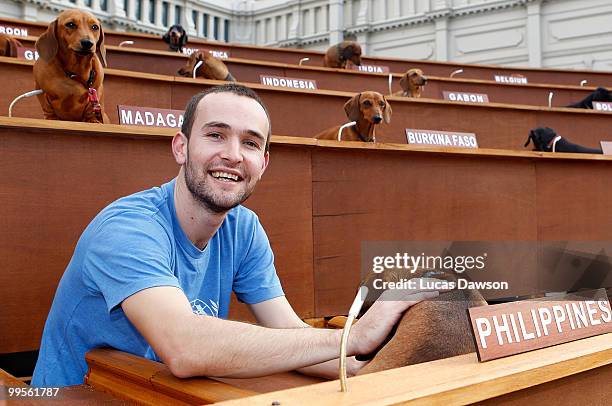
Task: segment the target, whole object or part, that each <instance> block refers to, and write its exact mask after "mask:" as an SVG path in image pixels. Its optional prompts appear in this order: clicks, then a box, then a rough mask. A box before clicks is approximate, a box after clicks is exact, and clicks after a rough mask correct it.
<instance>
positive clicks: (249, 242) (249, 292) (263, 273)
mask: <svg viewBox="0 0 612 406" xmlns="http://www.w3.org/2000/svg"><path fill="white" fill-rule="evenodd" d="M249 231H250V232H249V237H250V238H245V249H246V252H245V255H244V257H243V259H242V261H241V262H240V265H239V267H238V270H237V272H236V276H235V277H234V285H233V290H234V293H235V294H236V297H237V298H238V300H240V301H241V302H244V303H248V304H255V303H260V302H263V301H266V300H269V299H273V298H275V297H278V296H283V295H284V293H283V288H282V287H281V283H280V280H279V279H278V276H277V275H276V269H275V268H274V254H273V253H272V248H271V247H270V241H268V236H267V235H266V232H265V231H264V229H263V227H262V226H261V224H260V222H259V219H258V218H257V216H255V215H254V214H253V222H252V224H251V225H250V227H249Z"/></svg>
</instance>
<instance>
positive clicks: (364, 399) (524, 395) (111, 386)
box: [86, 333, 612, 406]
mask: <svg viewBox="0 0 612 406" xmlns="http://www.w3.org/2000/svg"><path fill="white" fill-rule="evenodd" d="M86 358H87V362H88V365H89V372H88V374H87V378H86V382H87V383H88V384H89V385H91V386H92V387H93V388H94V389H95V390H97V391H105V392H106V391H108V392H110V393H111V394H112V395H113V396H115V397H119V398H123V399H126V400H129V401H133V402H136V403H137V404H177V403H173V402H184V403H186V404H202V403H211V402H217V401H221V403H220V404H224V405H249V406H251V405H266V406H269V405H271V404H272V405H274V404H280V405H291V404H296V403H299V404H309V405H310V404H316V405H328V404H339V403H342V404H354V405H367V404H377V405H397V404H408V403H410V404H423V405H426V404H472V403H478V404H481V405H496V404H500V403H503V404H509V405H520V404H525V403H526V402H529V404H533V405H544V404H602V405H603V404H606V402H607V401H608V400H609V398H610V396H612V386H610V384H609V382H610V379H612V333H610V334H606V335H601V336H596V337H591V338H586V339H582V340H578V341H574V342H570V343H566V344H561V345H557V346H554V347H549V348H544V349H540V350H536V351H531V352H528V353H523V354H518V355H515V356H511V357H507V358H502V359H498V360H493V361H489V362H486V363H479V362H478V361H477V358H476V354H475V353H471V354H466V355H460V356H457V357H452V358H447V359H442V360H438V361H432V362H427V363H422V364H417V365H412V366H408V367H404V368H398V369H392V370H388V371H384V372H378V373H374V374H369V375H363V376H357V377H353V378H349V380H348V389H349V390H348V392H345V393H342V392H340V391H339V382H338V381H337V380H336V381H329V382H323V383H314V384H313V381H312V380H311V379H310V378H307V377H301V378H300V377H299V376H298V375H297V374H294V375H292V374H279V375H275V376H270V377H263V378H257V379H241V380H237V379H234V380H231V384H227V382H226V383H224V384H221V383H219V382H216V381H213V380H211V379H209V378H190V379H177V378H174V377H173V376H172V375H171V374H170V373H169V371H168V369H167V367H165V366H164V365H163V364H158V363H154V362H152V361H148V360H145V359H143V358H139V357H135V356H133V355H129V354H125V353H121V352H118V351H114V350H94V351H91V352H89V353H88V354H87V356H86ZM280 376H282V377H280ZM279 382H281V383H280V384H279ZM236 385H238V386H243V387H244V386H255V387H257V388H259V389H260V390H259V392H266V393H263V394H258V395H254V394H253V392H250V391H249V390H248V389H246V390H245V389H243V388H240V387H236ZM275 386H295V387H293V388H290V389H284V390H279V391H271V390H273V389H274V387H275ZM225 399H228V400H227V401H225V402H223V400H225Z"/></svg>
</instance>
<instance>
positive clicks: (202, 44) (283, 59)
mask: <svg viewBox="0 0 612 406" xmlns="http://www.w3.org/2000/svg"><path fill="white" fill-rule="evenodd" d="M0 22H3V23H5V24H10V25H11V26H15V27H24V28H27V29H28V35H30V36H39V35H40V34H42V33H43V32H44V31H45V30H46V29H47V24H45V23H35V22H29V21H22V20H16V19H9V18H0ZM104 38H105V43H106V44H107V45H119V44H120V43H121V42H123V41H134V45H131V46H130V47H131V48H145V49H156V50H161V51H165V50H167V49H168V47H167V44H166V43H164V42H163V41H162V40H161V35H150V34H140V33H125V32H113V31H110V30H105V37H104ZM187 47H188V48H205V49H211V50H217V51H226V52H228V53H229V54H230V56H231V57H234V58H240V59H250V60H260V61H272V62H280V63H288V64H297V63H298V62H299V61H300V59H302V58H306V57H307V58H310V60H309V61H308V62H306V64H307V65H310V66H323V55H324V53H323V52H321V51H312V50H305V49H291V48H273V47H261V46H253V45H243V44H229V43H224V42H217V41H206V40H201V39H193V38H192V39H190V40H189V42H188V44H187ZM362 59H363V64H365V65H382V66H388V67H389V68H390V69H391V72H394V73H404V72H405V71H406V70H408V69H410V68H421V69H423V70H424V71H425V72H427V73H428V74H429V75H432V76H444V77H448V76H449V75H450V74H451V73H452V72H454V71H455V70H457V69H463V73H461V77H462V78H466V79H480V80H494V76H495V75H504V76H510V75H515V74H519V75H524V76H526V77H527V78H528V81H529V83H556V84H563V85H574V86H576V85H579V84H580V82H581V81H582V80H587V81H588V84H589V85H590V86H604V87H605V86H611V85H612V74H611V73H610V72H598V71H591V70H578V69H571V70H568V69H542V68H528V67H509V66H497V65H477V64H467V63H456V62H437V61H423V60H411V59H404V58H391V57H371V56H367V55H366V56H364V57H363V58H362Z"/></svg>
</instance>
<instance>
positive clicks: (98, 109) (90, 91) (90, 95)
mask: <svg viewBox="0 0 612 406" xmlns="http://www.w3.org/2000/svg"><path fill="white" fill-rule="evenodd" d="M66 75H67V76H68V77H69V78H70V79H72V80H76V81H77V82H79V83H80V84H82V85H83V86H85V88H86V89H87V99H88V101H89V102H90V103H91V105H92V107H93V111H94V114H95V115H96V118H97V119H98V120H99V121H101V122H102V121H103V119H102V106H101V105H100V99H99V98H98V91H97V90H96V89H95V88H94V87H93V84H94V81H95V80H96V70H95V69H93V68H92V69H91V71H90V72H89V78H88V79H87V82H85V81H84V80H83V79H81V78H80V77H79V75H77V74H76V73H72V72H68V71H66Z"/></svg>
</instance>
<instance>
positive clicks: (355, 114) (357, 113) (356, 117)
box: [344, 91, 392, 124]
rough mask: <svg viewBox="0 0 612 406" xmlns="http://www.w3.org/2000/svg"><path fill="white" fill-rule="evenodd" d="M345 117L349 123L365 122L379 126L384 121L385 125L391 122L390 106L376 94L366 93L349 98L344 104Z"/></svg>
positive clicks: (383, 98) (380, 95)
mask: <svg viewBox="0 0 612 406" xmlns="http://www.w3.org/2000/svg"><path fill="white" fill-rule="evenodd" d="M344 111H345V112H346V116H347V117H348V118H349V120H351V121H357V122H360V121H364V120H365V121H367V122H370V123H372V124H380V123H381V121H383V120H384V121H385V124H389V123H390V122H391V113H392V110H391V105H390V104H389V102H388V101H387V99H386V98H385V96H383V95H382V94H380V93H378V92H372V91H366V92H362V93H359V94H356V95H355V96H353V97H351V98H350V99H349V100H348V101H347V102H346V103H345V104H344Z"/></svg>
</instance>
